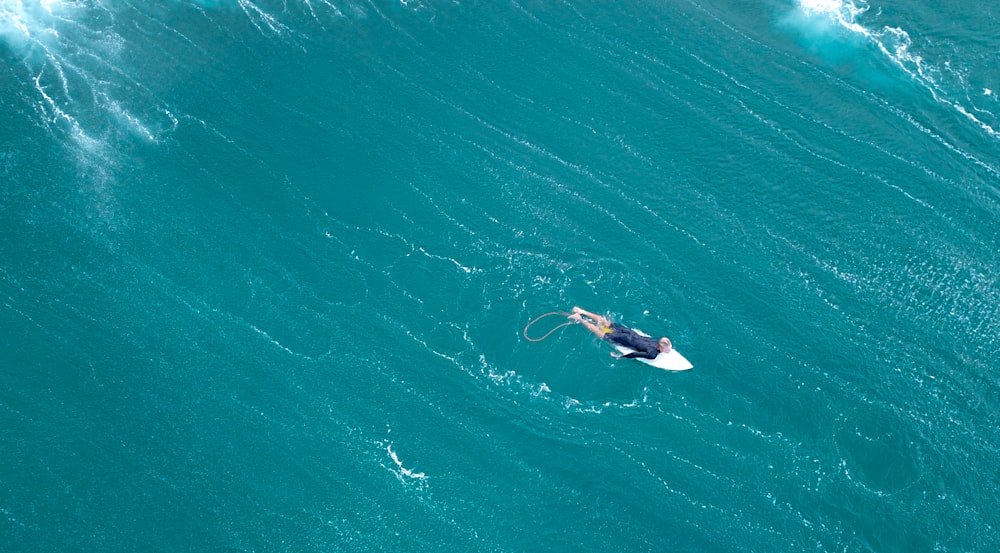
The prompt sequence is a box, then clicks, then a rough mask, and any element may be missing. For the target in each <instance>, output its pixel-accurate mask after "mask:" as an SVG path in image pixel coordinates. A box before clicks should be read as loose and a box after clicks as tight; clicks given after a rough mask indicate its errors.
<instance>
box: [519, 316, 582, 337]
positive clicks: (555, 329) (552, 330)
mask: <svg viewBox="0 0 1000 553" xmlns="http://www.w3.org/2000/svg"><path fill="white" fill-rule="evenodd" d="M553 315H559V316H560V317H569V315H570V314H569V313H566V312H565V311H550V312H548V313H545V314H544V315H539V316H537V317H535V319H534V320H533V321H531V322H530V323H528V324H527V325H525V326H524V331H523V332H522V334H524V339H525V340H527V341H529V342H541V341H542V340H544V339H546V338H548V337H549V335H550V334H552V333H553V332H555V331H557V330H559V329H560V328H562V327H564V326H569V325H573V324H576V321H566V322H564V323H562V324H560V325H556V326H554V327H552V329H550V330H549V331H548V332H546V333H545V334H544V335H542V337H541V338H532V337H531V336H528V329H529V328H531V325H533V324H535V323H537V322H538V321H540V320H542V319H544V318H545V317H551V316H553Z"/></svg>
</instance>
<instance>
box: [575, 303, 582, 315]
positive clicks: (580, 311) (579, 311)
mask: <svg viewBox="0 0 1000 553" xmlns="http://www.w3.org/2000/svg"><path fill="white" fill-rule="evenodd" d="M573 313H576V314H577V315H579V314H580V313H583V309H580V308H579V307H577V306H575V305H574V306H573Z"/></svg>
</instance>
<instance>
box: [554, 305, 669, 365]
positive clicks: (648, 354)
mask: <svg viewBox="0 0 1000 553" xmlns="http://www.w3.org/2000/svg"><path fill="white" fill-rule="evenodd" d="M569 318H570V319H572V320H574V321H576V322H578V323H581V324H583V326H585V327H587V330H590V331H591V332H593V333H594V335H595V336H597V337H598V338H601V339H602V340H607V341H609V342H611V343H612V344H618V345H620V346H625V347H627V348H629V349H632V350H635V351H634V352H632V353H626V354H625V355H622V354H620V353H618V352H611V356H612V357H615V358H619V357H625V358H626V359H635V358H636V357H642V358H644V359H656V356H657V355H659V354H660V353H669V352H670V350H671V348H672V347H673V346H672V345H671V344H670V340H669V339H667V337H666V336H664V337H662V338H660V339H659V340H656V339H654V338H650V337H649V336H643V335H642V334H639V333H638V332H636V331H634V330H632V329H631V328H628V327H627V326H625V325H623V324H618V323H615V322H611V321H610V320H609V319H608V318H607V317H603V316H601V315H598V314H596V313H591V312H590V311H585V310H583V309H580V308H579V307H574V308H573V314H572V315H570V316H569Z"/></svg>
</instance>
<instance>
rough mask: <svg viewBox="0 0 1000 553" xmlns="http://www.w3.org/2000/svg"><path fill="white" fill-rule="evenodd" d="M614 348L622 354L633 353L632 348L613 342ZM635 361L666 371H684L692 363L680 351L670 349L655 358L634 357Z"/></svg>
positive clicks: (690, 366)
mask: <svg viewBox="0 0 1000 553" xmlns="http://www.w3.org/2000/svg"><path fill="white" fill-rule="evenodd" d="M613 345H614V346H615V349H616V350H618V352H619V353H621V354H622V355H624V354H626V353H635V350H634V349H629V348H627V347H625V346H619V345H618V344H613ZM633 359H635V360H636V361H642V362H643V363H645V364H647V365H652V366H654V367H656V368H657V369H663V370H667V371H686V370H688V369H690V368H692V367H694V365H692V364H691V362H690V361H688V360H687V358H685V357H684V356H683V355H681V352H679V351H677V350H675V349H672V350H670V351H669V352H667V353H661V354H659V355H657V356H656V358H655V359H646V358H645V357H634V358H633Z"/></svg>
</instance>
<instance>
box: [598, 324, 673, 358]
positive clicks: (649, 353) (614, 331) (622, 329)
mask: <svg viewBox="0 0 1000 553" xmlns="http://www.w3.org/2000/svg"><path fill="white" fill-rule="evenodd" d="M604 339H605V340H607V341H609V342H611V343H612V344H618V345H620V346H625V347H627V348H629V349H634V350H635V352H634V353H626V354H625V355H623V356H622V357H626V358H628V359H635V358H636V357H642V358H644V359H656V356H657V355H659V354H660V343H659V340H656V339H654V338H650V337H648V336H643V335H642V334H639V333H638V332H636V331H634V330H632V329H631V328H629V327H627V326H625V325H622V324H618V323H611V332H608V333H607V334H605V335H604Z"/></svg>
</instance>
